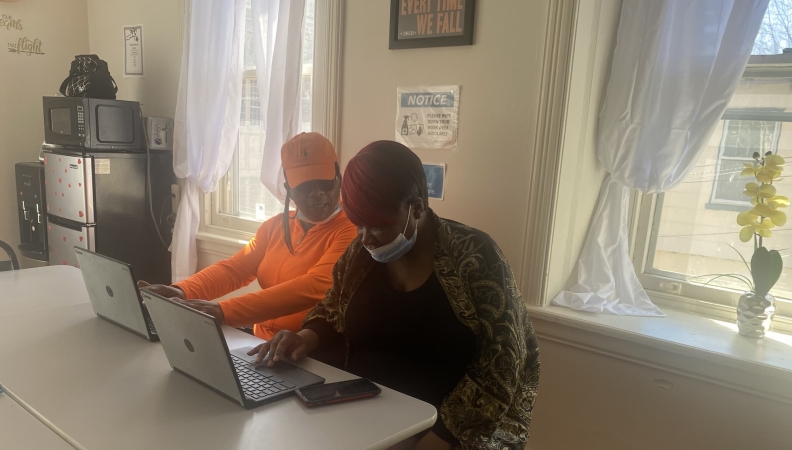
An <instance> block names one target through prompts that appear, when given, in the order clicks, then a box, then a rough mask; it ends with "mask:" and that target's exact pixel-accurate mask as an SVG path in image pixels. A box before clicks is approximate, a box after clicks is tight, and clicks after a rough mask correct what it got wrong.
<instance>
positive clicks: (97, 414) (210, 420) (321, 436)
mask: <svg viewBox="0 0 792 450" xmlns="http://www.w3.org/2000/svg"><path fill="white" fill-rule="evenodd" d="M39 270H42V269H29V270H27V271H21V272H20V273H19V274H17V275H16V277H15V278H14V283H16V284H17V285H20V286H22V287H23V289H21V292H23V293H24V292H27V293H28V294H27V295H26V296H25V297H27V300H25V299H24V298H20V299H18V301H30V302H33V303H35V302H37V301H38V300H36V299H37V298H39V297H40V296H39V295H38V292H39V291H38V290H37V289H36V286H29V287H27V286H24V285H25V283H26V282H25V278H26V276H27V274H26V272H29V273H30V276H31V278H35V277H38V276H39V275H40V274H35V273H33V272H36V271H39ZM48 275H51V276H53V277H56V278H70V277H75V276H77V277H79V272H77V271H73V270H66V271H59V272H57V273H55V272H52V273H50V274H48ZM6 280H7V278H5V279H4V278H0V292H3V291H5V290H6V289H7V288H6V284H7V282H6ZM80 280H81V278H80ZM62 281H63V282H61V283H56V284H58V285H60V286H67V285H69V284H68V283H67V282H66V280H62ZM80 283H81V281H80ZM60 295H61V296H62V297H64V300H63V301H62V303H61V306H55V307H50V308H48V309H43V308H38V307H35V306H33V307H30V308H26V309H27V311H22V309H23V308H20V307H16V310H17V311H19V312H16V313H14V314H2V313H0V330H2V332H1V334H0V383H2V384H3V385H4V386H8V388H9V389H10V390H12V391H13V392H14V393H15V394H16V395H18V396H19V397H20V398H22V399H23V400H24V401H25V402H27V403H28V404H29V405H31V406H32V407H33V408H34V409H35V410H36V411H38V412H39V413H40V414H42V415H43V416H44V417H46V418H47V419H48V420H50V421H51V422H52V423H54V424H55V425H56V426H57V427H58V428H59V429H61V430H63V431H64V432H65V433H66V434H67V435H68V436H70V437H71V438H73V439H75V440H76V441H77V442H79V443H80V444H82V445H84V446H85V447H86V448H88V449H104V448H113V449H139V448H168V449H171V448H173V449H181V448H184V449H217V448H223V449H252V448H277V449H280V448H284V449H286V448H294V449H310V448H316V449H344V450H346V449H367V448H386V447H388V446H389V445H392V444H394V443H396V442H399V441H401V440H402V439H405V438H407V437H409V436H411V435H413V434H415V433H418V432H420V431H422V430H425V429H427V428H429V427H431V426H432V424H433V423H434V421H435V419H436V411H435V409H434V407H432V406H431V405H429V404H427V403H424V402H421V401H419V400H416V399H413V398H411V397H408V396H406V395H403V394H400V393H398V392H396V391H393V390H390V389H387V388H385V387H383V389H382V391H383V392H382V394H381V395H380V396H378V397H375V398H372V399H366V400H361V401H357V402H349V403H344V404H338V405H333V406H329V407H320V408H315V409H309V408H306V407H305V406H303V404H302V403H300V402H299V401H298V400H297V399H296V398H287V399H284V400H281V401H278V402H275V403H271V404H268V405H265V406H262V407H260V408H256V409H254V410H245V409H243V408H242V407H240V406H239V405H237V404H235V403H233V402H231V401H229V400H227V399H226V398H224V397H222V396H220V395H218V394H216V393H215V392H213V391H211V390H209V389H207V388H205V387H204V386H202V385H200V384H198V383H196V382H194V381H192V380H190V379H188V378H187V377H185V376H183V375H181V374H179V373H177V372H175V371H173V370H172V369H171V367H170V365H169V364H168V361H167V358H166V357H165V353H164V352H163V351H162V348H161V346H160V344H158V343H151V342H148V341H146V340H145V339H142V338H140V337H138V336H136V335H134V334H132V333H129V332H127V331H126V330H123V329H121V328H118V327H116V326H115V325H113V324H111V323H109V322H106V321H104V320H101V319H99V318H97V317H96V316H95V315H94V313H93V310H92V308H91V305H90V304H89V303H85V301H84V300H83V299H85V300H87V297H86V294H85V287H84V286H82V287H81V288H74V289H73V290H72V291H66V290H61V293H60ZM47 301H48V302H52V300H47ZM2 303H3V302H2V301H0V310H1V309H2V308H3V306H2ZM224 332H225V334H226V339H227V341H228V346H229V348H231V349H234V348H238V347H243V346H249V345H256V344H257V343H259V342H261V341H260V340H259V339H258V338H256V337H253V336H250V335H248V334H245V333H242V332H240V331H237V330H235V329H233V328H229V327H224ZM299 365H301V366H302V367H304V368H305V369H307V370H310V371H312V372H314V373H316V374H317V375H320V376H322V377H324V378H325V379H326V380H327V382H333V381H341V380H345V379H350V378H354V376H353V375H351V374H348V373H346V372H343V371H341V370H338V369H335V368H333V367H330V366H327V365H325V364H322V363H320V362H318V361H314V360H311V359H306V360H304V361H302V362H301V363H300V364H299ZM2 428H4V427H3V426H2V424H0V430H1V429H2Z"/></svg>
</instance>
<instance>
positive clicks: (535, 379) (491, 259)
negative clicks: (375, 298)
mask: <svg viewBox="0 0 792 450" xmlns="http://www.w3.org/2000/svg"><path fill="white" fill-rule="evenodd" d="M430 217H431V219H432V221H433V223H434V225H435V228H436V237H437V243H436V245H435V273H436V275H437V277H438V279H439V280H440V282H441V284H442V285H443V288H444V289H445V292H446V294H447V295H448V299H449V301H450V302H451V306H452V308H453V310H454V312H455V313H456V316H457V318H458V319H459V321H460V322H462V323H463V324H465V325H466V326H468V327H469V328H470V329H471V330H472V331H473V333H474V334H475V335H476V341H477V346H476V354H475V356H474V358H473V360H472V361H471V362H470V364H469V365H468V367H467V369H466V370H465V375H464V376H463V377H462V379H461V380H460V381H459V383H458V384H457V386H456V388H455V389H454V390H453V391H451V393H450V394H448V396H446V398H445V399H444V400H443V403H442V405H441V407H440V411H439V415H440V419H441V420H442V421H443V424H444V425H445V426H446V428H447V429H448V430H449V431H450V432H451V433H452V434H453V435H454V436H455V437H456V438H457V439H458V440H459V441H460V443H461V444H460V446H459V447H457V448H460V449H523V448H524V447H525V444H526V441H527V440H528V435H529V426H530V422H531V413H532V410H533V405H534V401H535V400H536V394H537V389H538V387H539V348H538V345H537V341H536V336H535V335H534V330H533V326H532V325H531V320H530V318H529V317H528V312H527V310H526V308H525V304H524V303H523V299H522V296H521V295H520V292H519V290H518V289H517V285H516V283H515V281H514V275H513V273H512V271H511V268H510V267H509V264H508V263H507V262H506V258H505V257H504V256H503V253H502V252H501V250H500V248H498V246H497V244H496V243H495V241H493V240H492V238H490V237H489V236H488V235H487V234H486V233H483V232H481V231H479V230H476V229H473V228H470V227H467V226H465V225H462V224H460V223H457V222H454V221H451V220H447V219H442V218H440V217H438V216H437V215H435V214H434V213H433V212H432V213H431V216H430ZM375 264H376V263H375V262H374V260H373V259H372V258H371V255H370V254H369V253H368V251H367V250H366V249H365V247H364V246H363V245H362V244H361V243H360V241H359V240H358V239H355V240H354V241H353V242H352V244H351V245H350V246H349V248H348V249H347V251H346V253H345V254H344V255H343V256H342V257H341V259H339V261H338V263H337V264H336V266H335V268H334V269H333V287H332V288H330V290H329V291H328V293H327V296H326V297H325V299H324V300H323V301H322V302H321V303H319V305H318V306H317V307H316V308H315V309H314V310H313V311H311V312H310V313H309V314H308V316H307V317H306V319H305V321H306V322H308V321H310V320H314V319H323V320H324V321H326V322H327V323H329V324H330V325H332V326H333V327H334V328H335V330H336V331H338V332H339V333H344V330H345V324H344V320H345V316H346V309H347V305H348V304H349V301H350V299H351V298H352V296H353V294H354V293H355V291H356V290H357V289H358V287H359V286H360V285H361V283H362V282H363V280H364V279H365V278H366V276H367V275H368V273H369V271H370V270H371V268H372V267H374V265H375Z"/></svg>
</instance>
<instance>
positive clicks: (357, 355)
mask: <svg viewBox="0 0 792 450" xmlns="http://www.w3.org/2000/svg"><path fill="white" fill-rule="evenodd" d="M342 193H343V196H344V204H345V208H346V211H347V214H348V215H349V218H350V220H351V221H352V223H354V224H355V225H356V226H357V230H358V237H357V239H356V240H355V241H354V242H353V243H352V244H351V245H350V247H349V249H348V250H347V252H346V253H345V254H344V256H342V257H341V259H340V260H339V262H338V264H337V265H336V267H335V269H334V271H333V287H332V288H331V290H330V291H329V292H328V294H327V297H326V298H325V299H324V300H323V301H322V302H321V303H320V304H319V305H318V306H317V307H316V308H315V309H314V310H313V311H311V312H310V313H309V314H308V317H307V318H306V321H305V323H304V325H303V329H302V330H301V331H299V332H298V333H293V332H281V333H278V334H277V335H276V336H275V337H274V338H273V339H272V340H271V341H270V342H268V343H266V344H263V345H261V346H259V347H257V349H256V350H257V351H258V352H259V356H258V359H259V361H261V360H263V359H264V358H265V357H268V358H269V362H268V364H274V363H275V362H276V361H278V360H280V359H282V358H288V359H299V358H302V357H304V356H305V355H307V354H310V353H311V352H314V351H323V350H326V349H328V348H332V347H333V346H335V345H338V344H339V343H340V344H341V346H342V347H343V346H344V345H345V346H346V349H347V352H346V361H345V364H344V367H343V368H345V369H346V370H348V371H349V372H352V373H354V374H355V375H358V376H361V377H366V378H369V379H371V380H373V381H375V382H377V383H381V384H382V385H385V386H387V387H390V388H392V389H395V390H397V391H400V392H403V393H405V394H408V395H410V396H413V397H416V398H419V399H421V400H424V401H426V402H428V403H431V404H432V405H434V406H435V407H436V408H437V409H438V411H439V414H438V415H439V418H438V420H437V422H436V423H435V425H434V426H433V427H432V429H431V430H429V431H428V432H426V433H423V434H421V435H417V436H415V437H414V438H413V440H412V441H409V440H408V441H405V442H403V443H401V444H399V448H415V449H430V448H431V449H442V448H448V449H450V448H453V447H454V446H459V448H497V449H504V448H515V449H516V448H520V449H522V448H523V447H524V446H525V443H526V440H527V439H528V429H529V424H530V419H531V411H532V409H533V404H534V399H535V398H536V392H537V387H538V382H539V350H538V347H537V341H536V337H535V336H534V333H533V327H532V325H531V321H530V319H529V317H528V313H527V311H526V308H525V305H524V303H523V300H522V297H521V295H520V292H519V291H518V290H517V286H516V283H515V281H514V276H513V274H512V272H511V269H510V268H509V265H508V263H507V262H506V260H505V258H504V256H503V254H502V253H501V251H500V249H499V248H498V246H497V245H496V244H495V242H494V241H493V240H492V239H491V238H490V237H489V236H487V235H486V234H485V233H483V232H481V231H478V230H475V229H472V228H469V227H467V226H465V225H462V224H460V223H457V222H453V221H450V220H446V219H442V218H440V217H438V216H437V215H435V214H434V212H432V210H431V209H429V208H428V206H427V205H428V199H427V186H426V179H425V176H424V171H423V167H422V164H421V161H420V159H418V157H417V156H416V155H415V154H414V153H412V152H411V151H410V150H409V149H408V148H407V147H405V146H403V145H401V144H398V143H396V142H391V141H379V142H374V143H372V144H370V145H368V146H367V147H366V148H364V149H363V150H361V151H360V153H358V155H357V156H355V157H354V158H352V160H351V161H350V162H349V165H348V166H347V169H346V172H345V175H344V182H343V186H342ZM251 353H253V352H251Z"/></svg>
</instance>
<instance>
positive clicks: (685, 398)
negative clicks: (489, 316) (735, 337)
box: [528, 337, 792, 450]
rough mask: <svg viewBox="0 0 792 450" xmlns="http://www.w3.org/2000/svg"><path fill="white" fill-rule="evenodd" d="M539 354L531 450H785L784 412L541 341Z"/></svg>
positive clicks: (783, 407)
mask: <svg viewBox="0 0 792 450" xmlns="http://www.w3.org/2000/svg"><path fill="white" fill-rule="evenodd" d="M539 348H540V349H541V352H542V356H541V358H542V377H541V381H540V383H539V397H538V399H537V403H536V409H535V410H534V419H533V421H532V423H531V438H530V439H529V441H528V448H529V449H531V450H572V449H581V450H583V449H585V450H639V449H640V450H669V449H674V450H698V449H718V450H738V449H757V450H760V449H761V450H773V449H783V448H790V442H792V427H790V426H789V420H790V418H791V417H792V405H789V404H783V403H779V402H775V401H772V400H766V399H763V398H759V397H756V396H754V395H751V394H747V393H744V392H741V391H737V390H734V389H730V388H726V387H722V386H719V385H717V384H714V383H709V382H706V381H703V380H698V379H694V378H691V377H687V376H682V375H677V374H675V373H671V372H668V371H664V370H662V369H658V368H653V367H650V366H647V365H644V364H636V363H633V362H628V361H624V360H621V359H616V358H613V357H610V356H606V355H602V354H598V353H595V352H592V351H586V350H581V349H578V348H575V347H571V346H568V345H564V344H560V343H556V342H553V341H548V340H545V339H542V338H541V337H540V339H539ZM702 364H707V363H706V362H704V361H702Z"/></svg>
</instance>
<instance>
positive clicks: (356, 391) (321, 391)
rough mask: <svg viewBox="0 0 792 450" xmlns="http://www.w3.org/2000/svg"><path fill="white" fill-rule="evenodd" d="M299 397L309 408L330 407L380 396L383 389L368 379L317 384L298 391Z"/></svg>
mask: <svg viewBox="0 0 792 450" xmlns="http://www.w3.org/2000/svg"><path fill="white" fill-rule="evenodd" d="M296 392H297V397H299V398H300V400H302V401H303V402H304V403H305V404H306V405H308V406H321V405H329V404H331V403H339V402H346V401H349V400H357V399H360V398H366V397H373V396H375V395H379V394H380V393H381V392H382V389H380V388H379V386H377V385H376V384H374V383H372V382H371V381H369V380H367V379H366V378H358V379H357V380H349V381H340V382H338V383H328V384H316V385H313V386H306V387H303V388H299V389H297V391H296Z"/></svg>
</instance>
